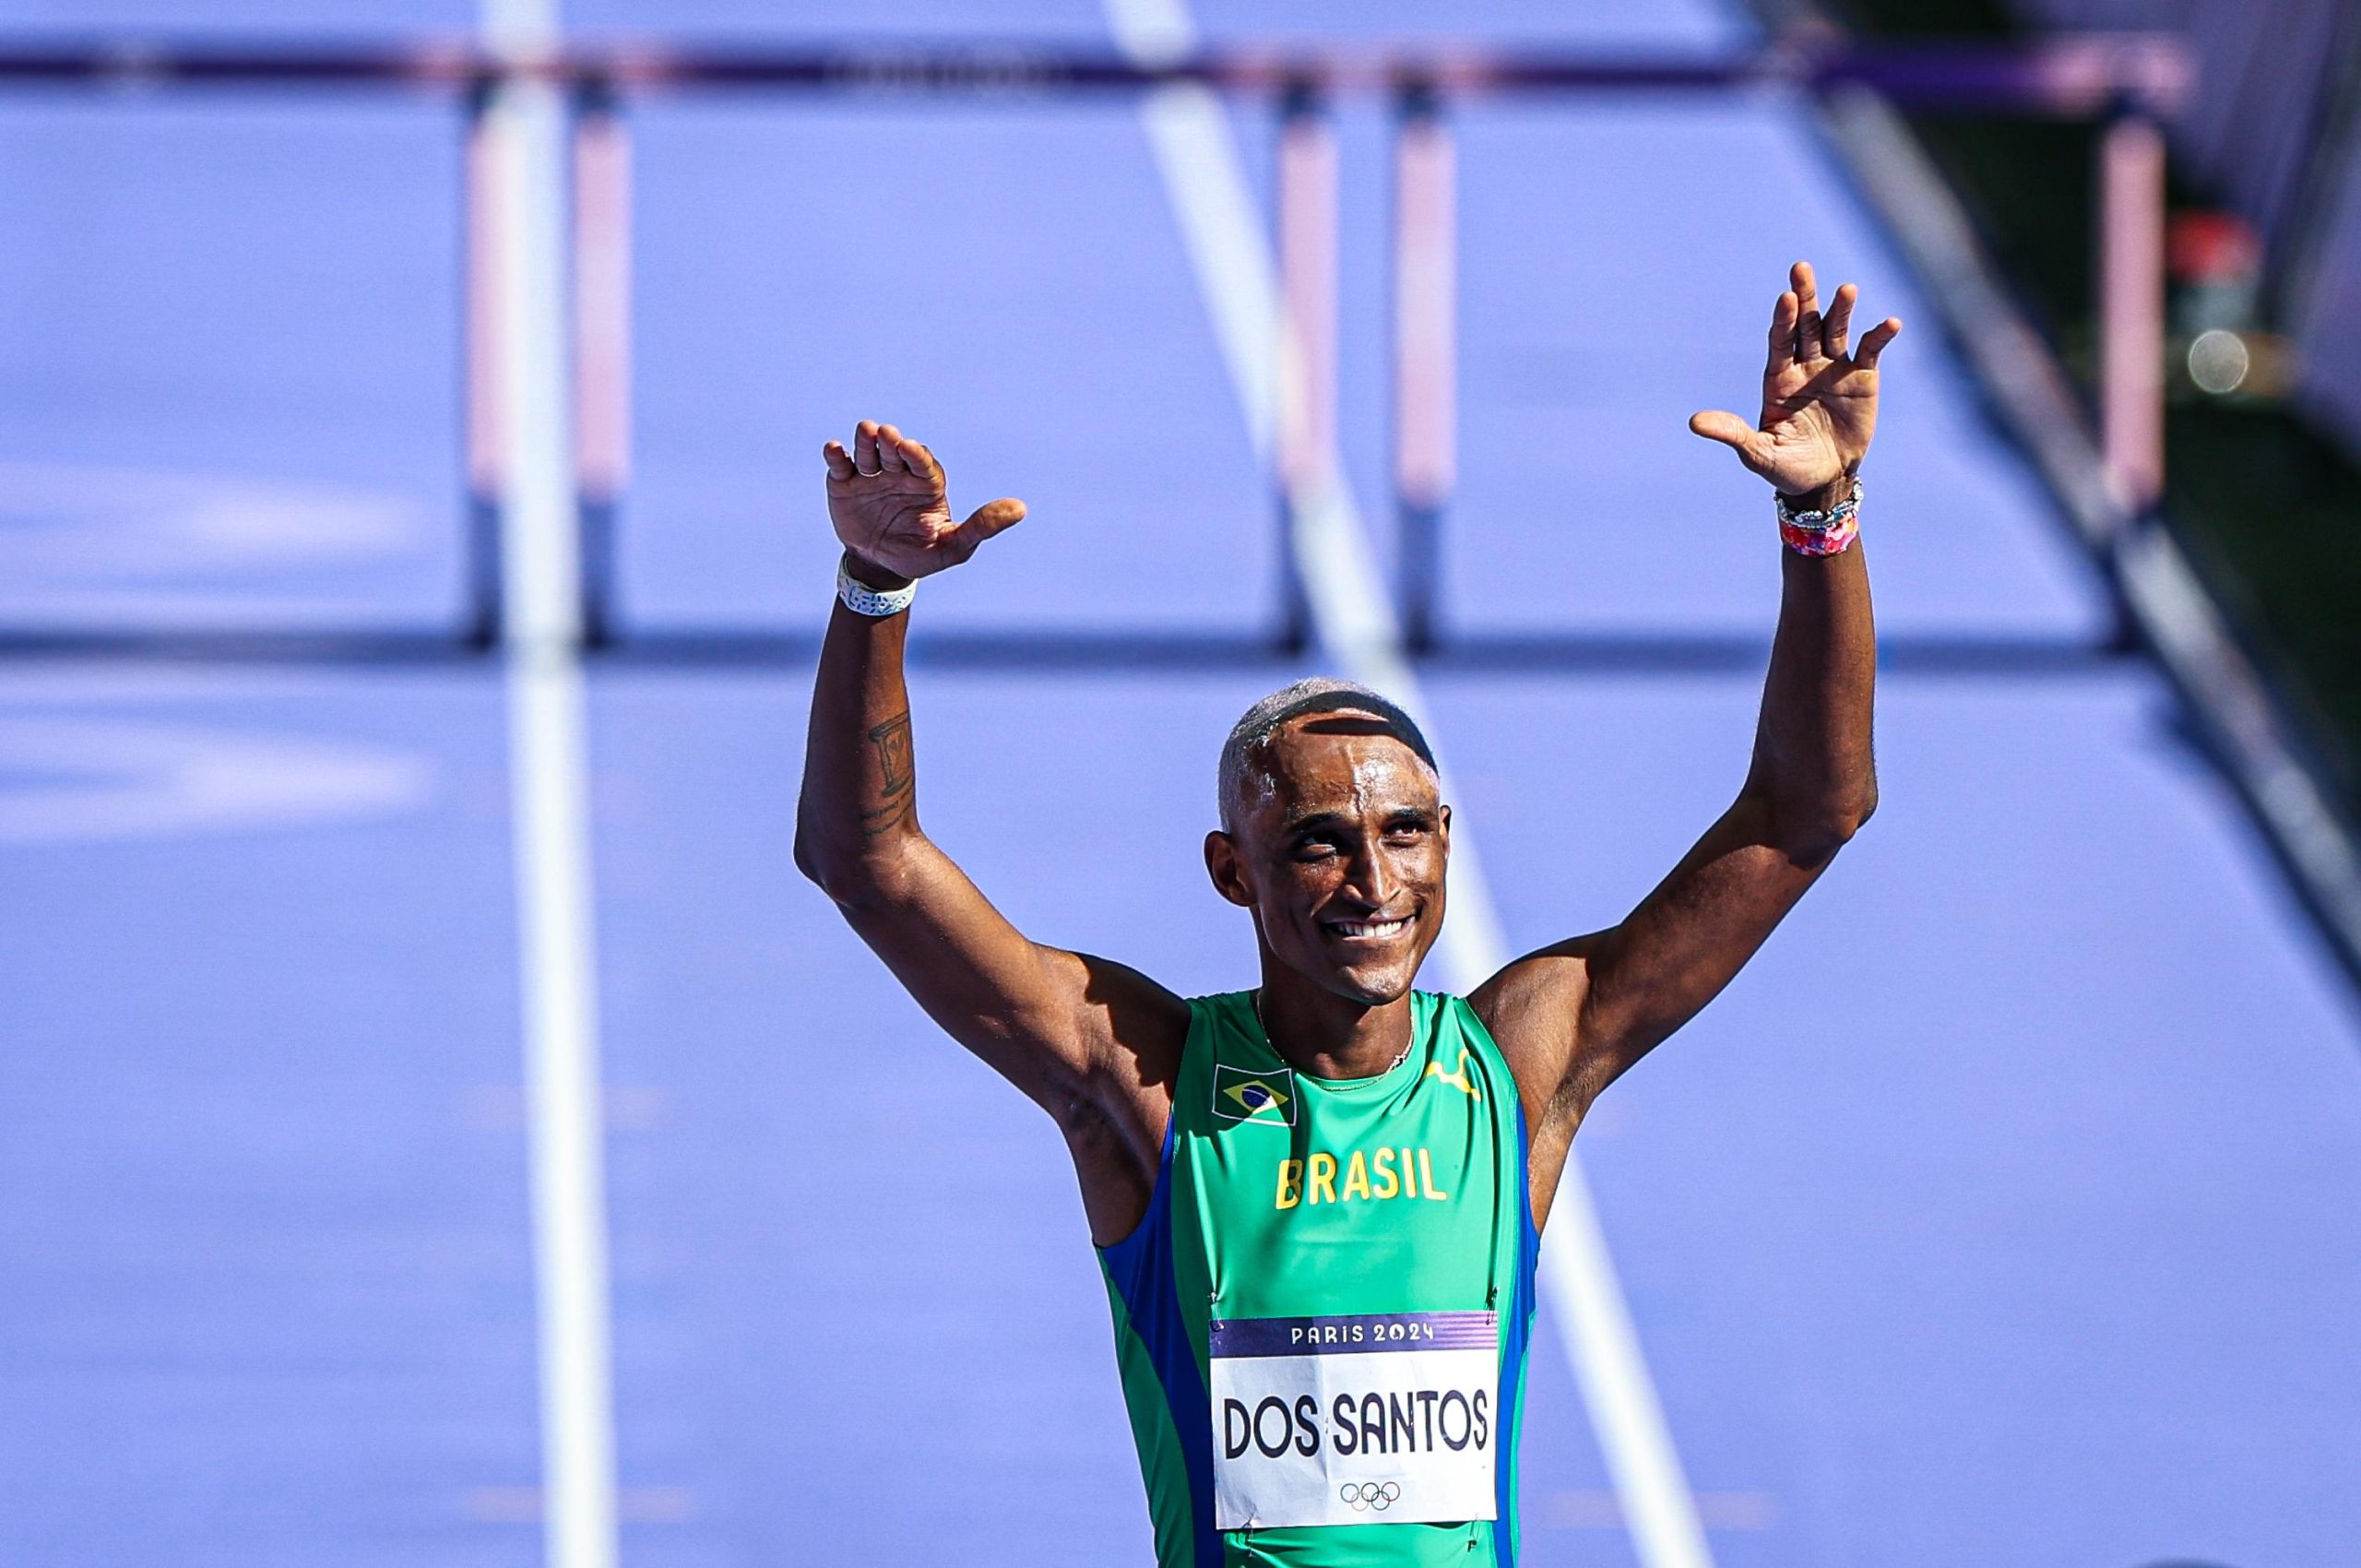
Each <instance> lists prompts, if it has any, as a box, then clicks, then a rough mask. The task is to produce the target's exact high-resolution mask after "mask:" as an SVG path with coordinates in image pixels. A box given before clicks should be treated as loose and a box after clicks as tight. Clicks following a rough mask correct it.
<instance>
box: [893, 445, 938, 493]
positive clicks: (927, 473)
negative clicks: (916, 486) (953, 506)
mask: <svg viewBox="0 0 2361 1568" xmlns="http://www.w3.org/2000/svg"><path fill="white" fill-rule="evenodd" d="M895 452H896V455H897V456H898V457H900V458H901V459H902V466H903V467H905V468H907V469H909V470H910V472H912V473H914V474H917V475H918V476H919V478H921V479H930V480H932V481H934V482H935V483H936V484H938V485H939V484H941V483H942V482H943V465H942V464H940V463H938V462H936V461H935V460H934V454H933V453H931V452H930V451H928V450H927V448H926V444H925V443H924V442H922V441H913V440H911V439H910V438H909V437H908V436H907V435H906V436H904V437H902V439H901V440H900V441H898V442H896V443H895Z"/></svg>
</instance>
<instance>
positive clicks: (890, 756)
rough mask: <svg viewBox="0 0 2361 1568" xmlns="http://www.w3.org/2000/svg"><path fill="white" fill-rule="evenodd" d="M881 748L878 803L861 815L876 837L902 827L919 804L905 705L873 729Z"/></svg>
mask: <svg viewBox="0 0 2361 1568" xmlns="http://www.w3.org/2000/svg"><path fill="white" fill-rule="evenodd" d="M869 743H870V744H871V745H872V746H875V747H876V748H877V771H878V775H879V778H878V781H877V805H876V807H875V808H874V809H873V810H870V811H865V812H863V813H861V814H860V828H861V831H862V832H863V833H865V834H867V835H868V836H869V837H872V838H874V837H877V836H878V835H879V834H881V833H884V831H886V829H888V828H891V827H895V826H899V825H900V824H901V823H902V822H904V821H905V820H907V819H908V816H909V814H910V813H911V811H912V810H913V809H914V808H915V807H916V806H917V805H918V791H917V790H915V789H914V788H912V786H913V784H914V783H915V782H916V776H915V770H914V769H913V768H912V766H911V765H910V712H909V709H908V708H904V709H903V710H902V711H901V712H899V713H897V714H896V715H895V716H894V717H893V718H891V719H887V720H886V721H885V722H884V723H883V724H880V725H878V726H876V727H875V728H873V729H872V730H871V731H869Z"/></svg>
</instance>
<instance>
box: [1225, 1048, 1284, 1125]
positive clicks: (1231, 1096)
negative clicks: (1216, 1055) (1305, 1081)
mask: <svg viewBox="0 0 2361 1568" xmlns="http://www.w3.org/2000/svg"><path fill="white" fill-rule="evenodd" d="M1214 1114H1215V1115H1216V1116H1218V1117H1220V1118H1221V1119H1222V1120H1223V1121H1225V1122H1271V1123H1276V1124H1277V1125H1279V1126H1282V1127H1292V1126H1294V1125H1295V1075H1294V1074H1293V1073H1290V1072H1287V1071H1286V1070H1284V1069H1282V1070H1281V1071H1278V1072H1275V1073H1257V1072H1250V1071H1249V1070H1247V1069H1246V1068H1244V1067H1231V1066H1228V1065H1226V1064H1225V1063H1219V1062H1216V1063H1214Z"/></svg>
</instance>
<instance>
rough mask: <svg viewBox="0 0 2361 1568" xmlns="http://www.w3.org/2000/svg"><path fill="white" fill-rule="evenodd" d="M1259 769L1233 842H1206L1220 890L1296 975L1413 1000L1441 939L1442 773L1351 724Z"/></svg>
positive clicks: (1356, 995)
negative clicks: (1421, 967)
mask: <svg viewBox="0 0 2361 1568" xmlns="http://www.w3.org/2000/svg"><path fill="white" fill-rule="evenodd" d="M1249 764H1250V766H1248V767H1247V769H1246V773H1245V778H1243V780H1242V781H1241V785H1242V791H1243V792H1242V797H1241V798H1240V799H1238V800H1236V801H1235V802H1232V810H1231V813H1230V821H1231V824H1232V827H1231V830H1230V831H1228V832H1221V833H1214V834H1209V835H1207V836H1206V838H1205V865H1206V869H1207V870H1209V871H1210V872H1212V873H1213V878H1214V885H1215V886H1216V887H1217V888H1219V889H1220V890H1221V894H1222V897H1225V898H1228V900H1229V901H1230V902H1231V903H1233V904H1239V905H1242V906H1243V907H1245V908H1247V909H1252V910H1253V911H1254V923H1255V927H1256V929H1257V930H1258V931H1260V932H1261V933H1262V937H1263V942H1264V945H1265V946H1267V947H1268V948H1269V949H1270V951H1271V953H1272V955H1273V956H1275V957H1276V958H1277V959H1278V960H1279V962H1280V963H1282V964H1284V965H1286V966H1287V968H1290V969H1293V970H1295V971H1296V972H1297V973H1299V974H1301V975H1303V976H1304V977H1305V978H1306V979H1308V980H1312V981H1313V982H1314V983H1316V984H1318V985H1320V986H1321V987H1323V989H1325V990H1327V991H1330V992H1335V994H1337V995H1339V996H1344V997H1348V998H1350V999H1352V1000H1354V1001H1357V1002H1361V1003H1366V1004H1370V1005H1377V1004H1383V1003H1388V1002H1393V1001H1395V1000H1396V999H1398V998H1400V997H1401V996H1402V995H1403V994H1404V993H1405V992H1408V990H1409V989H1410V982H1411V980H1412V979H1413V978H1415V977H1416V976H1417V974H1418V964H1419V962H1420V960H1422V959H1424V958H1425V957H1426V956H1427V949H1429V948H1430V947H1432V946H1433V945H1434V943H1435V937H1436V936H1437V934H1438V933H1440V932H1441V931H1442V915H1443V868H1444V864H1445V862H1446V861H1448V859H1449V857H1450V832H1451V813H1450V810H1449V808H1447V807H1445V806H1444V805H1443V804H1442V801H1441V799H1440V798H1439V796H1438V793H1437V788H1436V779H1435V775H1434V770H1433V769H1432V768H1430V767H1429V766H1427V765H1426V764H1425V763H1424V762H1423V761H1421V760H1420V759H1419V757H1418V754H1417V753H1415V752H1413V751H1412V750H1411V749H1410V748H1409V747H1408V746H1406V745H1405V744H1403V743H1402V742H1401V741H1399V740H1397V739H1395V738H1394V735H1393V734H1392V733H1391V732H1390V731H1389V729H1388V727H1387V725H1386V723H1385V722H1384V721H1383V720H1382V719H1376V718H1373V717H1369V716H1365V715H1362V714H1358V713H1352V712H1333V713H1318V714H1311V715H1307V716H1306V717H1304V718H1301V719H1294V720H1292V721H1290V722H1288V723H1287V724H1285V725H1282V726H1281V727H1280V728H1279V729H1278V730H1277V731H1274V732H1273V733H1272V735H1271V736H1270V738H1269V739H1268V740H1266V741H1264V742H1262V744H1261V745H1259V746H1258V747H1256V748H1255V750H1254V752H1253V754H1252V755H1251V756H1250V758H1249Z"/></svg>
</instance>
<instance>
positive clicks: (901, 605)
mask: <svg viewBox="0 0 2361 1568" xmlns="http://www.w3.org/2000/svg"><path fill="white" fill-rule="evenodd" d="M918 596H919V585H918V579H917V578H915V577H913V578H912V579H911V580H909V581H908V582H907V583H904V584H903V585H902V586H901V587H900V588H871V587H870V586H869V585H868V584H867V583H864V582H862V581H861V580H860V578H858V577H856V576H853V575H852V574H851V573H850V572H848V571H847V570H845V564H844V561H843V558H842V557H839V558H838V559H837V561H836V601H837V602H838V603H839V604H842V605H843V606H844V607H845V608H846V609H847V610H849V611H851V612H853V613H854V614H856V615H867V616H871V617H872V618H883V617H884V616H887V615H899V614H900V613H901V612H903V611H905V610H908V608H909V607H910V600H914V599H916V598H917V597H918Z"/></svg>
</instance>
